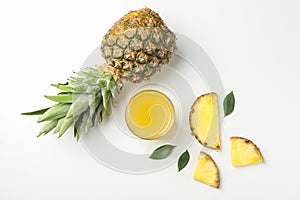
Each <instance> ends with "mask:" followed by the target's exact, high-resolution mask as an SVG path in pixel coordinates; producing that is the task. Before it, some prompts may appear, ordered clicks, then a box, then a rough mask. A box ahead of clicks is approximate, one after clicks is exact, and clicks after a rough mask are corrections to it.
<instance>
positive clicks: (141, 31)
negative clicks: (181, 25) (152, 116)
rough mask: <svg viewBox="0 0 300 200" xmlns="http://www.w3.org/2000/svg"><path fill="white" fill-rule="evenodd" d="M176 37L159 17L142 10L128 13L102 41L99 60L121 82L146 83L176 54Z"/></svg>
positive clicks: (147, 9)
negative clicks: (116, 75) (101, 60)
mask: <svg viewBox="0 0 300 200" xmlns="http://www.w3.org/2000/svg"><path fill="white" fill-rule="evenodd" d="M175 49H176V45H175V35H174V33H172V31H171V30H170V29H169V28H168V27H167V26H166V24H165V23H164V22H163V21H162V19H161V18H160V17H159V15H158V14H157V13H156V12H154V11H152V10H150V9H149V8H143V9H140V10H138V11H132V12H129V13H128V14H127V15H125V16H124V17H122V18H121V19H120V20H119V21H117V22H116V23H115V24H114V26H113V27H112V28H111V29H109V31H108V32H107V33H106V35H105V36H104V37H103V40H102V44H101V52H102V56H103V57H104V58H105V60H106V62H107V63H108V64H109V65H110V66H112V67H113V68H115V69H117V71H118V72H119V73H120V75H121V77H122V78H125V79H126V80H127V81H131V82H134V83H138V82H142V81H143V80H145V79H149V78H150V77H151V76H152V75H153V74H155V73H156V72H158V71H160V65H161V64H167V63H168V62H169V59H170V57H171V55H172V53H173V52H174V51H175Z"/></svg>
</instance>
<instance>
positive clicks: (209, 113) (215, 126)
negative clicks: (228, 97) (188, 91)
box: [190, 93, 220, 150]
mask: <svg viewBox="0 0 300 200" xmlns="http://www.w3.org/2000/svg"><path fill="white" fill-rule="evenodd" d="M218 107H219V106H218V97H217V94H216V93H208V94H204V95H202V96H200V97H198V98H197V99H196V101H195V102H194V103H193V105H192V107H191V110H190V128H191V131H192V134H193V135H195V137H196V138H197V140H198V141H199V142H200V143H201V144H202V145H204V146H206V147H209V148H212V149H216V150H219V149H220V127H219V109H218Z"/></svg>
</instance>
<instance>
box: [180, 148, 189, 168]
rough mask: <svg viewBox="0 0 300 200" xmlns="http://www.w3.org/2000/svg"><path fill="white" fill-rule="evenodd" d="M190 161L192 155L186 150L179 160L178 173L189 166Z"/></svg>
mask: <svg viewBox="0 0 300 200" xmlns="http://www.w3.org/2000/svg"><path fill="white" fill-rule="evenodd" d="M189 160H190V154H189V152H188V150H186V151H185V152H184V153H183V154H181V156H180V157H179V159H178V172H180V171H181V170H182V169H183V168H185V166H186V165H187V164H188V162H189Z"/></svg>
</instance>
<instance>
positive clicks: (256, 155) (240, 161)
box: [230, 137, 263, 167]
mask: <svg viewBox="0 0 300 200" xmlns="http://www.w3.org/2000/svg"><path fill="white" fill-rule="evenodd" d="M230 143H231V164H232V165H233V166H236V167H238V166H245V165H252V164H256V163H259V162H263V156H262V154H261V152H260V150H259V148H258V147H257V146H256V145H255V144H254V143H253V142H252V141H251V140H249V139H246V138H242V137H231V138H230Z"/></svg>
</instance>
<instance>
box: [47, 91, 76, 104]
mask: <svg viewBox="0 0 300 200" xmlns="http://www.w3.org/2000/svg"><path fill="white" fill-rule="evenodd" d="M44 96H45V98H47V99H49V100H51V101H55V102H59V103H72V101H73V98H74V97H73V95H72V94H71V93H69V94H59V95H56V96H48V95H44Z"/></svg>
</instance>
